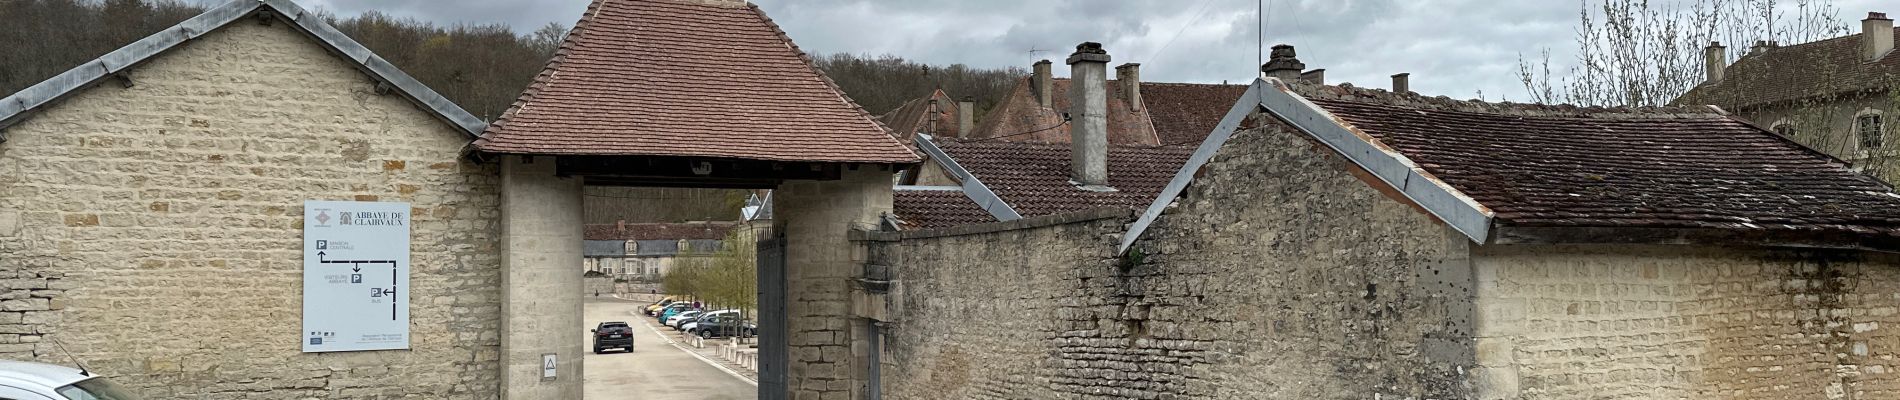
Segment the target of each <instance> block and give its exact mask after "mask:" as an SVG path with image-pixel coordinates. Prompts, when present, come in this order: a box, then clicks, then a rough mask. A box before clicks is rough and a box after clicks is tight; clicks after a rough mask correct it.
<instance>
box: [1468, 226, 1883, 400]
mask: <svg viewBox="0 0 1900 400" xmlns="http://www.w3.org/2000/svg"><path fill="white" fill-rule="evenodd" d="M1473 262H1474V264H1475V265H1476V266H1477V270H1478V271H1479V273H1478V275H1479V282H1480V284H1479V288H1480V289H1479V296H1480V302H1481V304H1482V310H1483V312H1482V313H1481V314H1480V315H1481V316H1480V318H1479V321H1480V322H1479V324H1478V331H1477V335H1478V336H1479V338H1478V350H1479V353H1478V354H1479V360H1480V362H1481V363H1483V364H1484V367H1483V368H1482V369H1481V370H1480V373H1479V376H1481V377H1482V378H1481V379H1480V381H1481V382H1483V385H1482V386H1483V387H1487V388H1490V389H1492V390H1488V391H1487V392H1486V396H1485V397H1484V398H1497V399H1516V398H1527V399H1528V398H1535V399H1657V398H1669V399H1675V398H1691V399H1706V398H1749V399H1891V398H1900V377H1897V376H1896V372H1900V371H1896V368H1900V361H1896V356H1900V334H1897V333H1896V331H1895V330H1894V329H1895V327H1896V326H1900V308H1897V307H1900V257H1895V256H1893V255H1884V254H1883V255H1875V254H1868V253H1862V252H1839V251H1794V250H1764V249H1748V248H1693V247H1685V246H1614V247H1606V246H1488V247H1483V248H1479V249H1476V250H1474V255H1473Z"/></svg>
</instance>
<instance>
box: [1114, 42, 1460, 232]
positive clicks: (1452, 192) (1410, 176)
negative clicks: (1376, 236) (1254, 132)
mask: <svg viewBox="0 0 1900 400" xmlns="http://www.w3.org/2000/svg"><path fill="white" fill-rule="evenodd" d="M1257 109H1263V110H1265V111H1267V112H1268V113H1271V114H1273V115H1274V116H1275V117H1278V118H1279V119H1280V120H1282V121H1285V122H1286V123H1287V124H1289V125H1292V126H1293V127H1294V128H1297V129H1299V130H1300V131H1302V132H1305V133H1306V134H1307V135H1309V136H1311V137H1313V138H1314V139H1316V140H1318V141H1319V142H1320V143H1324V144H1325V145H1326V146H1327V147H1329V148H1332V149H1333V151H1334V152H1337V153H1339V154H1340V155H1343V156H1345V157H1346V159H1348V160H1352V162H1353V164H1355V165H1358V166H1359V167H1360V168H1362V169H1365V170H1366V172H1368V173H1370V174H1371V175H1372V176H1374V177H1377V178H1379V180H1380V181H1382V182H1384V183H1385V184H1386V185H1389V186H1391V187H1392V188H1394V189H1396V190H1397V191H1398V192H1399V193H1400V194H1401V195H1404V196H1405V198H1406V199H1408V200H1411V201H1412V202H1413V203H1415V204H1418V205H1419V208H1422V209H1424V210H1425V211H1426V212H1428V213H1431V214H1432V216H1434V217H1437V218H1438V219H1439V220H1441V221H1445V224H1446V225H1450V226H1451V227H1452V229H1456V230H1457V231H1458V232H1459V233H1462V234H1464V235H1465V237H1468V238H1470V239H1471V240H1472V241H1473V242H1477V243H1487V241H1488V239H1489V237H1490V234H1491V225H1492V224H1491V223H1492V216H1493V213H1492V212H1491V210H1490V209H1487V208H1485V207H1484V206H1483V205H1481V204H1478V202H1477V201H1476V200H1472V199H1471V197H1469V196H1465V195H1464V193H1462V192H1459V191H1458V190H1457V189H1455V188H1452V187H1451V185H1448V184H1445V183H1444V181H1440V180H1438V179H1437V178H1435V177H1433V176H1432V175H1431V174H1430V173H1428V172H1425V170H1424V169H1423V168H1420V167H1419V166H1418V164H1416V163H1413V162H1412V160H1411V159H1409V158H1406V157H1405V155H1403V154H1399V153H1398V152H1397V151H1393V150H1392V149H1390V148H1387V147H1385V146H1383V145H1380V144H1378V143H1377V141H1376V140H1375V139H1373V138H1372V137H1371V136H1369V135H1366V134H1364V133H1363V132H1359V131H1358V130H1357V129H1356V128H1353V127H1352V126H1350V125H1347V124H1346V123H1345V122H1344V121H1342V120H1340V119H1339V118H1337V117H1335V116H1333V115H1332V113H1329V112H1326V110H1325V109H1322V108H1320V107H1319V106H1318V105H1315V104H1313V103H1312V102H1309V101H1307V100H1306V99H1305V98H1303V97H1300V96H1299V95H1298V94H1294V93H1293V92H1292V89H1291V88H1288V87H1287V86H1286V84H1285V83H1283V82H1281V81H1280V80H1279V79H1274V78H1263V79H1257V80H1255V81H1254V84H1253V86H1252V87H1249V88H1248V89H1247V94H1245V95H1242V96H1241V99H1240V102H1239V103H1238V104H1235V105H1234V108H1232V109H1230V110H1229V111H1228V112H1227V117H1225V118H1223V119H1221V123H1220V125H1219V126H1218V127H1216V128H1214V132H1213V133H1212V134H1209V135H1208V137H1207V140H1206V141H1203V142H1201V147H1200V148H1199V149H1198V150H1196V151H1195V152H1194V155H1193V156H1192V157H1190V158H1188V163H1187V165H1185V166H1183V167H1182V168H1181V171H1180V172H1178V173H1176V174H1175V177H1174V180H1173V181H1170V182H1169V183H1168V187H1167V189H1164V190H1162V192H1161V196H1160V197H1158V198H1156V199H1155V202H1154V204H1152V205H1150V206H1149V207H1148V211H1147V212H1144V213H1142V215H1141V218H1140V219H1137V220H1136V221H1135V224H1134V225H1132V226H1130V227H1129V230H1128V232H1127V233H1126V234H1124V235H1123V236H1122V242H1121V247H1120V249H1118V251H1119V252H1122V253H1125V252H1127V251H1128V248H1129V247H1130V246H1132V245H1134V242H1135V240H1136V239H1139V238H1140V237H1141V234H1142V233H1143V232H1144V231H1146V230H1147V228H1148V226H1149V225H1150V224H1152V223H1153V222H1154V220H1155V219H1156V218H1158V217H1160V215H1161V213H1162V211H1165V210H1166V209H1167V206H1168V205H1169V204H1172V203H1173V202H1174V200H1175V199H1176V198H1178V197H1179V196H1180V195H1181V192H1182V191H1183V190H1184V189H1186V187H1187V185H1188V184H1189V183H1192V181H1193V179H1194V175H1195V174H1197V173H1198V172H1199V170H1200V168H1201V167H1202V166H1203V165H1206V163H1207V161H1208V160H1209V159H1211V158H1213V155H1214V153H1215V152H1216V151H1218V150H1219V149H1220V147H1221V146H1222V145H1224V144H1226V142H1227V140H1228V139H1229V138H1231V137H1232V136H1233V133H1234V130H1235V129H1237V128H1238V127H1239V124H1240V121H1241V120H1244V119H1246V117H1247V115H1248V114H1250V113H1252V112H1253V111H1254V110H1257Z"/></svg>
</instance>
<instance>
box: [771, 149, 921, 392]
mask: <svg viewBox="0 0 1900 400" xmlns="http://www.w3.org/2000/svg"><path fill="white" fill-rule="evenodd" d="M891 173H892V172H891V170H890V169H887V168H880V167H875V166H860V167H858V168H857V169H855V170H853V169H850V168H846V170H845V171H844V174H843V178H842V179H840V180H836V181H793V182H787V183H785V184H784V185H782V186H779V189H778V190H777V191H776V192H774V193H773V196H774V197H773V202H774V204H773V207H774V208H773V218H775V221H773V223H774V225H776V226H775V227H774V228H773V229H782V230H781V231H779V232H784V233H785V234H784V237H785V238H786V244H785V275H786V281H787V282H786V292H787V293H786V302H787V304H786V314H787V315H786V316H787V319H788V320H789V325H790V327H791V329H790V332H788V334H789V335H790V338H789V340H788V344H789V346H790V348H791V352H790V353H791V360H790V364H791V365H790V367H789V368H788V369H787V372H788V374H787V376H786V386H787V387H788V388H789V390H790V391H791V396H789V398H791V399H793V400H818V399H848V398H851V397H852V393H853V392H855V391H857V390H858V388H859V387H861V386H862V385H864V383H865V382H862V381H861V377H862V376H863V374H860V373H857V371H860V370H868V368H870V366H869V365H868V364H866V363H865V361H864V360H860V359H858V358H857V357H854V356H853V351H852V349H853V348H854V343H857V342H859V341H862V340H864V338H862V337H860V336H861V334H856V333H854V329H852V328H853V327H854V326H855V325H858V324H857V323H856V322H855V321H854V318H853V317H852V312H851V286H850V279H851V278H852V277H854V276H857V274H858V272H859V271H858V270H859V269H860V268H862V266H861V264H862V263H863V261H864V258H865V251H864V249H863V248H862V243H856V242H852V241H851V240H850V236H849V234H850V231H851V229H852V228H853V227H856V228H859V229H864V230H875V229H877V223H878V218H879V217H880V216H881V215H883V213H885V212H889V211H891Z"/></svg>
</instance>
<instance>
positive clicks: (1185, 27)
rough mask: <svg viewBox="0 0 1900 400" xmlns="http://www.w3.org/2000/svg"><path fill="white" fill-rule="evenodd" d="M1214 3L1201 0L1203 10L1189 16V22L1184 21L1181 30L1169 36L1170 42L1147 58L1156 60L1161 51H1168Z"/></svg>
mask: <svg viewBox="0 0 1900 400" xmlns="http://www.w3.org/2000/svg"><path fill="white" fill-rule="evenodd" d="M1213 3H1214V0H1201V10H1200V11H1196V12H1194V17H1192V18H1188V20H1187V22H1185V23H1182V24H1181V30H1177V31H1174V37H1171V38H1168V42H1167V43H1165V44H1162V45H1161V48H1158V49H1155V51H1154V53H1150V54H1148V58H1147V60H1148V61H1150V62H1152V61H1154V59H1155V56H1159V55H1161V52H1163V51H1167V50H1168V46H1173V45H1174V40H1175V39H1180V38H1181V34H1182V33H1185V32H1187V30H1188V27H1191V26H1194V23H1195V22H1200V21H1201V16H1202V15H1206V14H1207V6H1208V5H1209V4H1213Z"/></svg>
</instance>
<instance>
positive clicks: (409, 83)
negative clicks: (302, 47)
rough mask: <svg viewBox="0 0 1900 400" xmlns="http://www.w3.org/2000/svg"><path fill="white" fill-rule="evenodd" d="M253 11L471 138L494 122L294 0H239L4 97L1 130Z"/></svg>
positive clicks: (0, 122)
mask: <svg viewBox="0 0 1900 400" xmlns="http://www.w3.org/2000/svg"><path fill="white" fill-rule="evenodd" d="M253 12H269V13H270V14H271V15H273V16H274V18H277V19H280V20H283V21H288V22H289V23H291V24H292V25H294V26H296V27H297V28H298V29H297V30H298V31H301V32H303V33H305V34H308V35H310V36H311V37H312V38H315V39H316V40H317V42H318V43H320V44H322V45H323V46H324V47H325V48H327V49H329V50H330V51H332V52H334V53H336V54H338V55H341V56H342V57H343V58H346V59H349V60H350V61H351V62H352V63H353V64H355V65H356V66H357V67H358V69H359V70H361V71H363V72H364V73H367V74H369V75H371V76H372V77H373V78H375V79H377V81H379V82H383V83H385V84H388V85H390V86H391V87H393V88H395V89H396V91H397V92H400V93H402V95H403V96H404V97H406V98H408V99H410V100H411V101H414V102H416V103H417V104H418V105H421V106H423V108H427V109H428V110H429V111H430V112H431V114H434V115H435V116H436V117H437V118H440V119H441V120H442V121H444V122H447V123H449V124H450V125H453V126H455V127H456V128H457V129H459V130H461V131H462V132H463V133H464V134H467V135H469V136H470V137H475V136H477V135H479V134H480V133H481V132H482V130H483V129H487V127H488V124H487V123H486V122H483V121H482V120H481V118H477V117H475V116H474V115H473V114H469V113H468V111H466V110H463V109H462V107H460V106H457V105H455V103H454V102H451V101H449V100H448V98H445V97H442V95H441V94H440V93H436V92H435V90H433V89H430V88H429V87H428V86H425V85H423V84H422V82H420V81H417V80H416V79H415V78H414V77H411V76H409V74H407V73H403V72H402V70H400V69H398V68H396V67H395V66H394V65H390V64H389V63H388V62H387V61H383V60H382V59H381V58H379V57H376V56H375V54H374V53H372V52H371V51H370V50H369V48H367V47H363V45H362V44H361V43H357V42H356V40H354V39H350V38H349V36H346V35H344V34H343V33H342V32H340V31H337V30H336V28H335V27H331V26H330V25H329V24H328V23H325V22H323V21H322V18H315V17H313V16H312V15H310V14H309V13H308V12H306V11H304V9H303V7H300V6H298V5H297V4H296V3H293V2H291V1H290V0H235V1H231V2H229V3H225V4H223V5H219V6H216V7H212V8H211V9H209V10H206V11H205V12H204V13H202V14H198V15H197V16H194V17H191V18H190V19H187V20H185V22H181V23H179V24H178V25H174V26H172V27H170V28H166V29H165V30H162V31H159V32H158V33H155V34H152V35H151V36H146V37H145V38H143V39H139V40H138V41H135V42H132V43H131V44H127V45H125V46H124V47H120V48H119V49H117V50H113V51H112V52H110V53H106V54H105V55H103V56H100V57H99V58H97V59H94V60H91V61H87V62H85V63H82V64H80V65H79V66H77V67H74V68H73V69H70V70H67V71H66V72H63V73H60V74H59V75H57V76H54V77H52V78H51V79H47V80H45V81H42V82H40V83H38V84H35V85H33V86H31V87H28V88H26V90H22V91H20V92H19V93H14V94H12V95H9V96H7V97H6V98H4V99H0V129H4V128H7V127H10V126H13V125H14V124H18V123H19V122H20V121H22V120H25V119H26V118H28V117H29V116H31V114H32V113H33V111H35V110H38V109H40V108H41V107H46V106H48V105H50V104H52V103H54V102H57V101H59V100H60V99H63V98H65V97H66V96H70V95H72V94H74V93H76V92H78V91H80V90H81V89H85V88H88V87H91V86H92V85H95V84H98V83H99V82H100V81H102V80H104V79H106V78H107V77H110V76H112V75H113V74H118V73H123V72H125V71H126V70H128V69H131V68H133V67H136V66H138V64H140V63H143V62H145V61H147V60H150V59H152V58H153V57H157V56H158V55H159V54H163V53H164V52H166V51H168V50H171V49H174V48H177V47H178V46H179V45H182V44H185V43H188V42H190V41H191V40H192V39H197V38H199V37H202V36H204V35H205V34H208V33H210V32H212V31H215V30H217V29H218V28H220V27H224V26H226V25H230V24H231V23H234V22H238V21H242V20H244V19H246V17H248V16H250V15H252V13H253Z"/></svg>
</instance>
